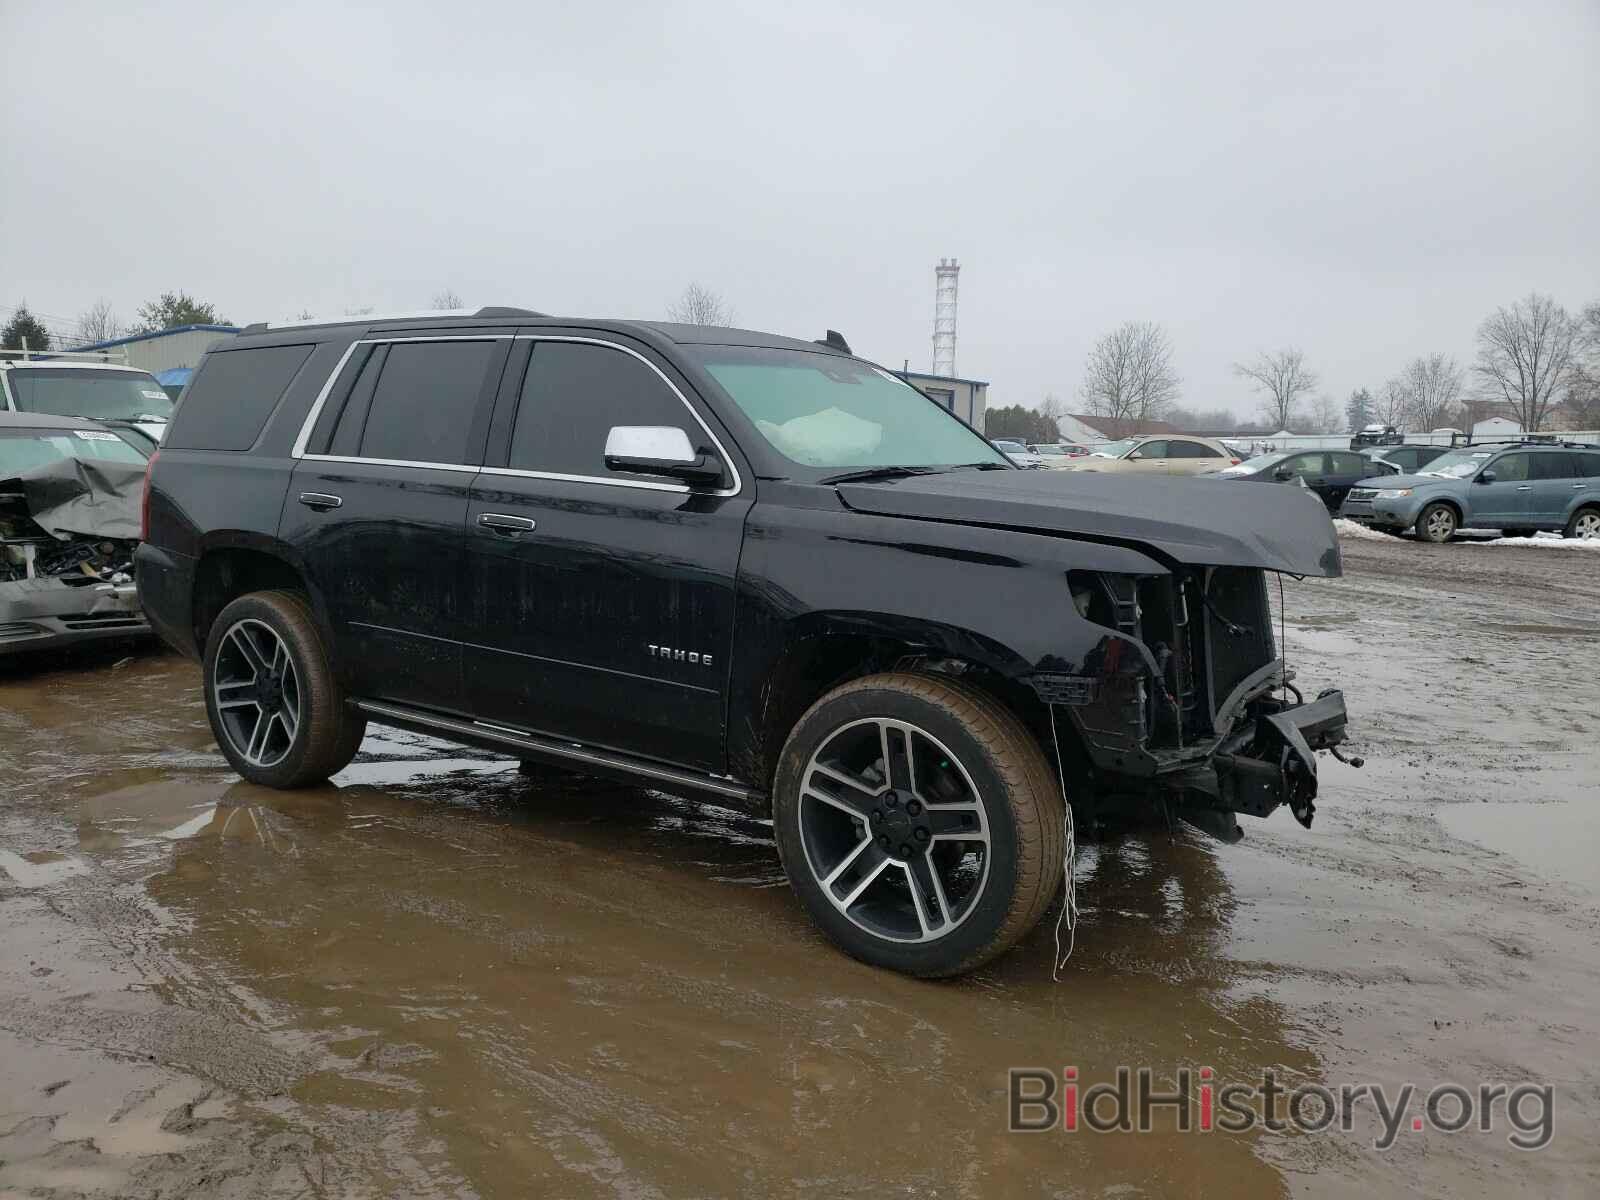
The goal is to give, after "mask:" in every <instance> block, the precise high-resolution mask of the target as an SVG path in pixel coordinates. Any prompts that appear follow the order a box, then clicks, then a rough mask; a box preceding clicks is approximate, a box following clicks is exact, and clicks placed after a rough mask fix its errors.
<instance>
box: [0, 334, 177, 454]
mask: <svg viewBox="0 0 1600 1200" xmlns="http://www.w3.org/2000/svg"><path fill="white" fill-rule="evenodd" d="M0 410H6V411H10V412H25V413H28V412H31V413H44V414H47V415H50V416H56V417H82V418H83V419H85V420H89V421H99V422H101V423H102V424H108V425H117V426H124V427H129V428H134V429H137V430H138V431H139V432H140V433H142V434H143V435H145V438H146V441H147V443H148V444H149V445H152V446H153V445H155V444H156V443H158V442H160V440H161V435H162V433H163V432H164V431H165V430H166V427H167V420H168V419H169V418H170V417H171V416H172V397H170V396H169V395H167V393H166V391H165V389H163V388H162V386H161V385H160V384H159V383H157V382H156V377H155V376H154V375H152V374H150V372H149V371H140V370H138V369H137V368H134V367H124V366H119V365H117V364H116V363H103V362H83V361H74V360H72V359H71V358H69V357H66V356H61V357H56V358H29V359H3V358H0Z"/></svg>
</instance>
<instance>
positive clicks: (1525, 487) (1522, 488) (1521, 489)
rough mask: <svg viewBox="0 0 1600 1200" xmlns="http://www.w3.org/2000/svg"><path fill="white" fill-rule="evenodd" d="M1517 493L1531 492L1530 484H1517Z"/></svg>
mask: <svg viewBox="0 0 1600 1200" xmlns="http://www.w3.org/2000/svg"><path fill="white" fill-rule="evenodd" d="M1517 491H1519V492H1531V491H1533V484H1531V483H1519V484H1517Z"/></svg>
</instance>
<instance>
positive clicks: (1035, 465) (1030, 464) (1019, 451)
mask: <svg viewBox="0 0 1600 1200" xmlns="http://www.w3.org/2000/svg"><path fill="white" fill-rule="evenodd" d="M991 444H992V445H993V446H994V448H995V449H996V450H998V451H1000V453H1001V454H1004V455H1005V456H1006V457H1007V458H1009V459H1010V460H1011V461H1012V462H1013V463H1015V464H1016V465H1017V466H1019V467H1021V468H1022V469H1023V470H1025V471H1037V470H1039V469H1040V468H1041V467H1043V466H1044V457H1043V456H1042V455H1040V454H1037V453H1036V452H1034V451H1033V450H1031V449H1029V448H1028V447H1027V446H1025V445H1024V444H1023V443H1021V442H1019V441H1017V440H1016V439H1015V438H993V439H992V440H991Z"/></svg>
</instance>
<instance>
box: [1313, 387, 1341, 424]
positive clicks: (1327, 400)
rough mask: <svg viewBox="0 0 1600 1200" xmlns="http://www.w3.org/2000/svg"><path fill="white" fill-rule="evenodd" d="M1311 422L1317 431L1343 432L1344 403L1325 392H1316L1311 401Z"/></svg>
mask: <svg viewBox="0 0 1600 1200" xmlns="http://www.w3.org/2000/svg"><path fill="white" fill-rule="evenodd" d="M1311 423H1312V424H1313V425H1315V426H1316V431H1317V432H1318V433H1342V432H1344V405H1342V404H1340V403H1339V402H1338V401H1337V400H1335V399H1334V398H1333V397H1332V396H1330V395H1328V393H1327V392H1318V393H1317V395H1316V398H1315V399H1314V400H1312V401H1311Z"/></svg>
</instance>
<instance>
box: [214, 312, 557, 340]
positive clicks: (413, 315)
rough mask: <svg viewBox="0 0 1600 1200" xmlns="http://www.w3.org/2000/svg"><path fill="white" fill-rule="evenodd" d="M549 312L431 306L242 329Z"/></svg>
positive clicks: (254, 323) (241, 332)
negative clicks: (412, 309)
mask: <svg viewBox="0 0 1600 1200" xmlns="http://www.w3.org/2000/svg"><path fill="white" fill-rule="evenodd" d="M549 315H550V314H549V313H542V312H534V311H533V309H531V308H511V307H508V306H505V305H497V304H489V305H485V306H484V307H483V308H479V309H476V310H473V309H467V308H430V309H423V310H420V311H413V312H393V313H354V314H352V315H350V316H347V317H337V318H334V319H332V320H328V321H319V320H317V319H316V318H314V317H313V318H309V319H307V320H304V321H301V320H296V319H292V318H291V319H290V320H287V321H252V322H251V323H250V324H249V325H246V326H245V327H244V328H243V329H241V330H239V336H240V337H243V336H245V335H246V334H251V333H266V332H267V331H268V330H269V329H300V328H303V327H305V326H307V325H354V324H357V323H358V322H360V323H365V324H369V325H375V324H377V323H378V322H380V321H425V320H428V319H430V318H432V317H475V318H477V319H479V320H486V321H487V320H498V319H499V318H502V317H548V316H549Z"/></svg>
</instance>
